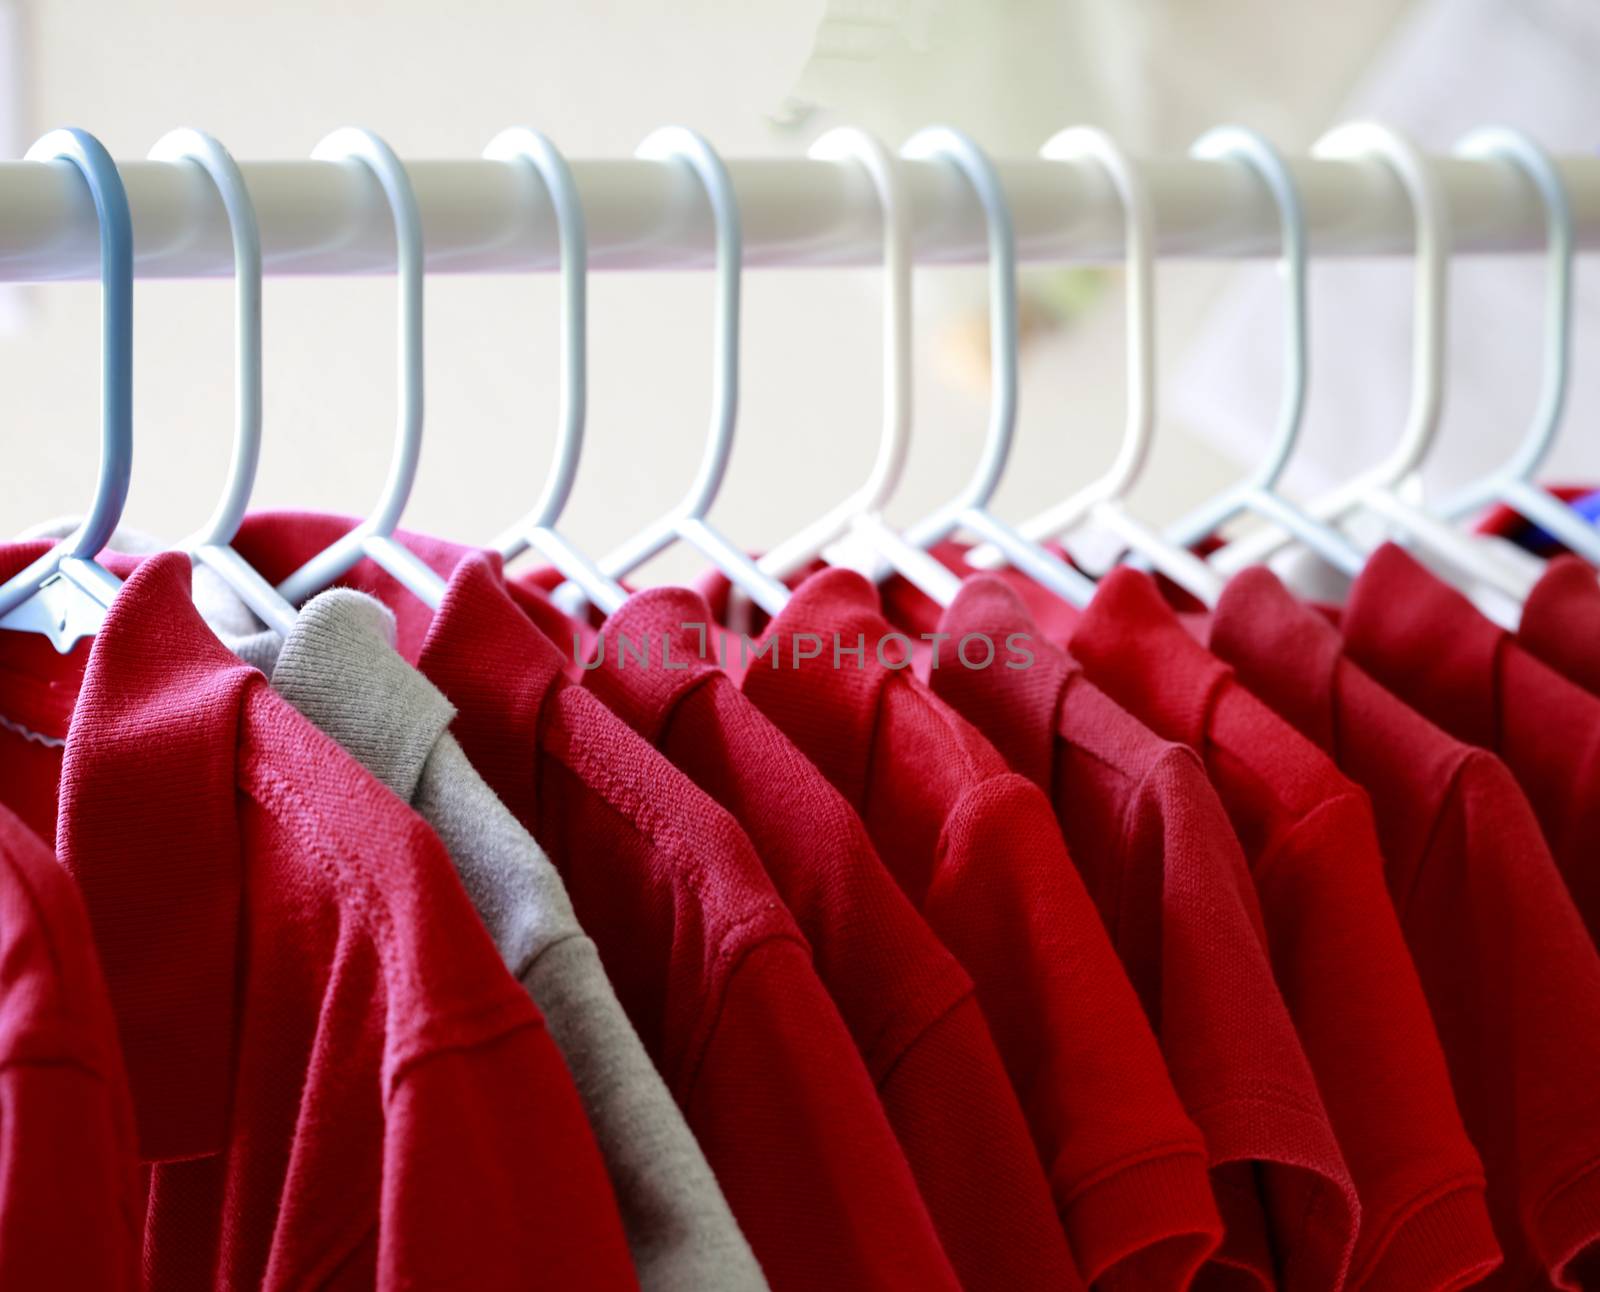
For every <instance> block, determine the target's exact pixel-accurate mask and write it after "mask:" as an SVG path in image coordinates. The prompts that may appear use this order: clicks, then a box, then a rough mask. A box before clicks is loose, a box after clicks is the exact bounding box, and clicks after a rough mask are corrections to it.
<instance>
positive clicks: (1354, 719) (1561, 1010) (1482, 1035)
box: [1211, 569, 1600, 1287]
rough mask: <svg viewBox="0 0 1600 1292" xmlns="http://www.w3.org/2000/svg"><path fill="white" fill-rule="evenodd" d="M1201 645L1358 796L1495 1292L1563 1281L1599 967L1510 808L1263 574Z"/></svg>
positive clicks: (1595, 1182) (1590, 1175)
mask: <svg viewBox="0 0 1600 1292" xmlns="http://www.w3.org/2000/svg"><path fill="white" fill-rule="evenodd" d="M1211 648H1212V650H1214V651H1216V652H1217V653H1218V654H1219V655H1220V656H1221V657H1222V658H1224V659H1226V660H1228V661H1229V662H1230V663H1231V664H1232V665H1233V666H1234V667H1235V668H1236V669H1237V670H1238V675H1239V678H1240V680H1241V681H1243V682H1244V683H1245V685H1247V686H1248V687H1250V689H1251V690H1252V691H1253V692H1254V693H1255V694H1256V695H1258V696H1260V697H1261V698H1262V699H1263V700H1265V701H1266V702H1267V703H1269V704H1271V705H1272V707H1273V708H1274V709H1275V710H1277V712H1279V713H1280V714H1282V715H1283V716H1284V717H1285V718H1287V719H1288V720H1289V721H1291V722H1292V723H1294V725H1295V726H1296V727H1297V728H1298V729H1299V730H1300V731H1302V732H1304V733H1305V735H1306V736H1308V737H1309V738H1310V739H1312V740H1314V741H1315V742H1316V743H1317V744H1318V745H1319V746H1321V747H1322V748H1323V749H1325V750H1327V751H1328V752H1329V753H1330V754H1331V755H1333V756H1334V757H1335V758H1337V760H1338V763H1339V766H1340V769H1341V770H1342V771H1343V772H1344V773H1345V774H1346V775H1348V776H1349V777H1350V778H1351V779H1352V780H1354V781H1356V782H1357V783H1358V784H1360V785H1362V786H1364V787H1365V788H1366V789H1367V791H1368V793H1369V794H1370V795H1371V797H1372V805H1373V812H1374V816H1375V818H1376V820H1377V826H1378V835H1379V839H1380V842H1381V844H1382V847H1383V856H1384V866H1385V872H1386V877H1387V881H1388V887H1389V893H1390V897H1391V899H1392V901H1393V902H1394V906H1395V910H1396V912H1397V914H1398V915H1399V917H1400V925H1401V928H1402V929H1403V930H1404V931H1405V936H1406V944H1407V945H1408V946H1409V947H1410V949H1411V955H1412V959H1413V961H1414V962H1415V963H1416V966H1417V971H1418V974H1419V976H1420V977H1421V980H1422V985H1423V990H1424V991H1425V992H1426V993H1427V996H1428V1004H1429V1007H1430V1009H1431V1011H1432V1014H1433V1019H1434V1022H1435V1024H1436V1026H1437V1027H1438V1031H1439V1039H1440V1041H1441V1042H1442V1043H1443V1045H1444V1050H1445V1056H1446V1059H1447V1061H1448V1062H1449V1065H1450V1077H1451V1082H1452V1084H1453V1086H1454V1089H1455V1092H1456V1099H1457V1102H1458V1104H1459V1106H1460V1109H1461V1113H1462V1117H1463V1119H1464V1121H1465V1123H1466V1127H1467V1130H1468V1133H1469V1134H1470V1135H1471V1136H1472V1141H1473V1143H1474V1144H1475V1145H1476V1146H1477V1149H1478V1152H1479V1153H1480V1154H1481V1155H1482V1158H1483V1162H1484V1166H1485V1168H1486V1171H1487V1174H1488V1181H1489V1203H1490V1207H1491V1212H1492V1215H1493V1217H1494V1222H1495V1233H1496V1236H1497V1238H1498V1239H1499V1244H1500V1248H1501V1250H1502V1251H1503V1252H1504V1253H1505V1265H1504V1269H1503V1271H1502V1274H1501V1276H1500V1281H1501V1282H1502V1283H1504V1284H1505V1285H1506V1286H1511V1287H1528V1286H1530V1285H1532V1284H1534V1283H1535V1282H1538V1281H1541V1280H1542V1277H1543V1276H1544V1275H1546V1274H1548V1276H1549V1277H1550V1278H1551V1279H1552V1280H1554V1281H1555V1282H1556V1283H1557V1284H1558V1285H1559V1286H1568V1287H1577V1286H1579V1283H1578V1282H1576V1281H1574V1275H1575V1274H1576V1263H1577V1261H1578V1259H1579V1255H1578V1254H1579V1253H1580V1252H1582V1251H1583V1250H1584V1249H1585V1248H1586V1247H1590V1246H1591V1245H1593V1244H1596V1243H1597V1242H1600V1083H1596V1081H1595V1080H1594V1074H1595V1073H1596V1072H1600V957H1597V956H1596V954H1595V950H1594V948H1593V946H1592V945H1591V944H1590V942H1589V939H1588V937H1587V936H1586V934H1585V932H1584V929H1583V924H1582V922H1581V921H1580V920H1579V918H1578V915H1577V912H1576V911H1575V910H1574V909H1573V907H1572V902H1571V900H1570V898H1569V897H1568V896H1567V892H1566V889H1565V887H1564V886H1563V885H1562V882H1561V877H1560V875H1559V874H1558V873H1557V871H1556V868H1555V864H1554V862H1553V861H1552V860H1551V858H1550V853H1549V850H1548V849H1547V848H1546V847H1545V845H1544V841H1543V839H1542V838H1541V837H1540V834H1539V827H1538V824H1537V823H1536V822H1535V821H1534V819H1533V813H1532V811H1531V810H1530V809H1529V807H1528V803H1527V800H1526V799H1525V798H1524V797H1523V795H1522V792H1521V791H1520V790H1519V789H1518V788H1517V786H1516V783H1515V782H1514V781H1513V780H1512V778H1511V775H1510V773H1509V772H1508V771H1507V770H1506V768H1505V765H1504V764H1503V763H1501V762H1500V760H1499V759H1498V758H1496V757H1494V756H1493V755H1492V754H1489V753H1487V752H1485V751H1483V750H1481V749H1475V748H1473V747H1471V746H1469V745H1466V744H1463V743H1461V742H1460V741H1457V740H1455V739H1453V738H1451V737H1450V736H1448V735H1447V734H1446V733H1445V732H1444V731H1442V730H1440V729H1439V728H1438V727H1436V726H1434V725H1433V724H1432V723H1431V722H1429V721H1428V720H1427V719H1426V718H1424V717H1423V716H1422V715H1420V714H1419V713H1417V712H1416V711H1415V710H1413V709H1411V708H1409V707H1408V706H1407V705H1405V704H1404V703H1402V702H1401V701H1400V700H1399V699H1397V698H1396V697H1395V696H1394V695H1393V694H1391V693H1390V692H1388V691H1386V690H1384V689H1383V688H1382V687H1381V686H1379V685H1378V683H1376V682H1375V681H1373V679H1372V678H1371V677H1370V676H1369V675H1368V674H1367V673H1366V672H1364V671H1363V670H1362V669H1360V668H1359V667H1357V666H1356V665H1355V664H1353V663H1351V662H1350V660H1349V659H1348V657H1347V656H1346V654H1345V652H1344V650H1343V648H1342V645H1341V643H1340V640H1339V633H1338V630H1337V629H1335V628H1334V627H1333V626H1332V625H1331V624H1330V623H1329V622H1328V621H1327V620H1326V619H1325V618H1324V617H1323V616H1322V615H1319V614H1318V613H1317V612H1316V611H1315V610H1312V609H1311V608H1309V607H1307V606H1304V605H1302V604H1300V603H1299V602H1297V601H1295V600H1294V598H1293V597H1291V596H1290V595H1289V594H1288V592H1287V591H1286V590H1285V589H1284V588H1283V586H1282V585H1281V584H1279V583H1278V581H1277V580H1276V579H1274V578H1273V576H1272V575H1271V574H1270V573H1268V572H1267V571H1266V570H1264V569H1254V570H1247V571H1245V572H1244V573H1242V574H1240V575H1238V576H1237V577H1236V578H1235V579H1233V580H1232V581H1231V582H1230V583H1229V584H1228V586H1227V588H1226V589H1224V591H1223V594H1222V599H1221V601H1220V603H1219V604H1218V606H1217V611H1216V618H1215V621H1214V626H1213V630H1212V634H1211Z"/></svg>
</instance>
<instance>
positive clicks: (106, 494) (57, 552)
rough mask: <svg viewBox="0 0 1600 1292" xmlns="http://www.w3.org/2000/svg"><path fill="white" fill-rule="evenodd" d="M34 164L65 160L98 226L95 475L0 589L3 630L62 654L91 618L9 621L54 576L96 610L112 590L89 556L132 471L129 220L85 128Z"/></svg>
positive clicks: (115, 177)
mask: <svg viewBox="0 0 1600 1292" xmlns="http://www.w3.org/2000/svg"><path fill="white" fill-rule="evenodd" d="M25 160H27V161H34V162H50V161H67V162H71V163H72V165H73V166H74V167H76V168H77V170H78V173H79V174H80V175H81V176H82V177H83V180H84V182H85V183H86V184H87V185H88V188H89V195H90V197H91V198H92V199H93V200H94V210H95V218H96V220H97V221H98V222H99V226H100V470H99V474H98V476H97V478H96V481H95V494H94V500H93V502H92V503H90V505H89V512H88V515H87V516H85V517H84V520H83V523H82V524H81V525H79V526H78V528H77V529H76V530H75V531H74V532H73V533H72V534H70V535H69V536H68V537H66V538H65V539H63V540H62V541H61V542H60V543H58V544H56V546H55V547H53V548H51V549H50V551H49V552H47V553H45V554H44V555H43V556H41V557H40V558H39V559H38V560H36V561H33V562H31V563H30V564H29V565H28V566H27V567H26V568H25V569H23V570H20V571H18V572H17V573H16V574H15V575H13V576H12V577H11V578H10V579H8V580H6V582H5V583H4V585H0V615H3V616H5V622H6V625H7V626H10V625H11V624H13V623H15V624H16V626H18V627H40V628H41V629H42V630H43V631H46V632H48V633H49V634H50V636H51V639H52V641H53V642H54V643H55V645H56V648H57V649H58V650H62V651H65V650H68V649H70V648H71V646H72V643H73V642H74V641H76V640H77V639H78V637H79V636H81V635H82V634H83V633H84V632H92V631H94V629H95V628H96V627H97V626H98V617H99V616H98V613H95V614H91V615H90V616H89V617H87V618H85V619H80V618H78V617H76V616H73V615H72V614H70V613H67V612H62V613H57V612H56V611H54V610H52V611H51V612H50V615H49V618H50V619H51V622H50V623H49V624H43V623H42V621H38V620H33V619H30V618H29V613H28V611H22V612H20V613H21V617H20V618H18V617H17V616H15V615H13V612H14V611H16V610H17V608H18V607H19V606H22V605H23V604H24V603H25V602H29V601H30V600H32V599H33V598H34V596H35V594H36V593H38V592H40V590H41V589H42V588H43V587H44V585H45V584H47V583H49V582H50V581H51V580H52V579H54V578H55V576H56V575H57V574H58V573H60V574H64V575H66V577H67V579H68V581H69V582H71V583H72V584H74V585H75V586H76V587H77V588H78V589H80V590H81V591H82V592H84V593H86V594H88V596H89V597H90V599H91V600H92V601H93V602H94V603H95V604H97V605H98V606H99V607H101V608H102V609H103V608H104V607H106V606H109V605H110V603H111V599H112V598H113V597H115V595H116V590H117V588H118V587H119V586H120V584H119V581H118V580H117V578H116V577H115V576H114V575H112V574H111V573H110V572H109V571H107V570H105V569H103V568H102V567H101V566H99V565H98V564H97V563H96V562H95V560H94V558H95V557H96V556H97V555H99V553H100V552H101V551H103V550H104V549H105V546H106V544H107V543H108V542H110V540H111V535H112V534H113V533H114V532H115V531H116V528H117V523H118V522H119V521H120V520H121V519H122V508H123V505H124V504H125V503H126V502H127V500H128V480H129V477H130V476H131V475H132V471H133V217H132V215H131V214H130V213H129V211H128V194H127V191H126V190H125V189H124V188H123V186H122V176H121V175H120V174H118V172H117V164H116V162H114V161H112V159H111V154H110V153H108V152H107V151H106V150H105V146H104V145H103V144H101V143H100V141H99V140H98V139H96V138H95V137H94V136H93V135H91V134H90V133H89V132H88V131H87V130H79V129H76V128H71V129H64V130H52V131H50V132H48V133H47V134H44V135H42V136H40V138H39V139H38V140H36V141H35V142H34V144H33V146H32V147H31V148H29V149H28V151H27V153H26V154H25Z"/></svg>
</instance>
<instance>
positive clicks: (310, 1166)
mask: <svg viewBox="0 0 1600 1292" xmlns="http://www.w3.org/2000/svg"><path fill="white" fill-rule="evenodd" d="M46 546H47V545H46V544H42V543H41V544H27V545H13V546H10V547H7V548H4V549H0V568H3V570H4V572H5V573H6V574H10V573H12V572H14V571H15V570H18V569H20V568H22V567H23V566H24V565H25V564H26V563H27V562H28V561H29V560H30V559H32V558H34V557H36V556H38V555H39V554H40V553H41V552H42V551H44V550H45V549H46ZM124 568H126V566H125V567H124ZM119 572H120V571H119ZM3 636H4V640H3V641H0V652H3V656H0V661H3V664H4V667H3V668H0V711H3V712H5V713H6V714H7V716H8V718H9V719H10V720H11V721H13V722H15V723H18V724H20V725H22V726H25V727H26V728H27V729H29V730H31V731H33V732H35V733H39V734H41V735H43V736H46V737H56V738H60V737H64V740H62V741H61V743H60V745H49V744H41V743H38V742H35V741H27V740H22V739H21V738H17V739H16V747H13V748H11V749H10V751H9V752H10V759H9V762H10V764H11V766H12V770H13V772H14V775H13V776H11V777H10V778H9V780H8V793H10V794H13V795H14V796H15V799H14V801H13V806H14V807H17V808H18V810H19V814H20V815H22V816H23V817H24V818H25V819H29V820H30V823H31V824H32V825H33V827H34V829H35V832H40V831H44V832H47V833H48V832H53V833H54V836H55V839H56V851H57V853H58V855H59V856H60V858H61V863H62V864H63V865H64V866H65V867H66V869H67V870H68V871H69V872H70V873H71V874H72V876H73V877H74V878H75V879H76V880H77V882H78V885H79V888H80V890H81V892H82V893H83V896H84V900H85V904H86V907H87V909H88V913H89V921H90V925H91V927H92V929H93V932H94V938H95V944H96V947H97V949H98V951H99V954H100V959H101V963H102V966H103V968H104V970H105V974H106V981H107V986H108V988H109V992H110V997H111V1002H112V1006H113V1009H114V1010H115V1012H116V1017H117V1024H118V1032H119V1036H120V1039H121V1044H122V1050H123V1055H124V1058H125V1060H126V1063H127V1068H128V1074H129V1080H130V1087H131V1090H132V1095H133V1101H134V1114H135V1119H136V1124H137V1128H138V1140H139V1150H140V1154H141V1156H142V1158H143V1159H144V1161H145V1162H146V1163H147V1164H148V1172H147V1180H148V1194H147V1197H148V1202H147V1207H146V1214H145V1225H144V1236H143V1257H142V1260H143V1274H144V1279H145V1281H146V1283H147V1284H148V1285H152V1286H158V1287H194V1286H207V1285H212V1284H217V1285H223V1286H233V1287H245V1286H249V1287H269V1288H302V1287H306V1286H308V1285H316V1286H333V1287H362V1286H366V1287H370V1286H374V1285H376V1286H379V1287H384V1288H392V1287H400V1286H441V1285H446V1284H453V1285H461V1284H466V1285H470V1286H473V1287H480V1288H507V1289H510V1288H516V1287H522V1286H525V1285H526V1283H527V1281H528V1280H529V1278H530V1277H533V1278H535V1279H538V1280H542V1281H548V1282H550V1283H553V1284H557V1285H568V1286H570V1285H575V1284H580V1283H581V1284H583V1285H584V1286H604V1287H614V1288H631V1287H637V1282H636V1280H635V1278H634V1275H633V1269H632V1265H631V1262H630V1261H629V1258H628V1251H627V1245H626V1242H625V1240H624V1238H623V1233H622V1227H621V1223H620V1221H619V1220H618V1217H617V1211H616V1204H615V1200H614V1198H613V1196H612V1192H611V1186H610V1182H609V1181H608V1179H607V1178H606V1175H605V1170H604V1167H603V1165H602V1163H601V1161H600V1155H599V1152H598V1150H597V1148H596V1147H595V1143H594V1139H593V1136H592V1135H591V1133H590V1131H589V1127H588V1123H587V1121H586V1120H585V1118H584V1115H583V1109H582V1106H581V1104H580V1103H579V1100H578V1096H577V1092H576V1090H575V1089H574V1088H573V1085H572V1079H571V1077H570V1076H569V1075H568V1073H567V1070H566V1066H565V1064H564V1063H563V1062H562V1059H561V1055H560V1052H559V1051H558V1050H557V1049H556V1046H555V1043H554V1042H553V1041H552V1040H551V1038H550V1036H549V1034H548V1033H547V1032H546V1030H545V1027H544V1023H543V1020H542V1018H541V1017H540V1015H539V1012H538V1010H537V1009H536V1008H535V1007H534V1005H533V1003H532V1002H531V1001H530V1000H529V999H528V996H527V993H526V992H525V991H523V989H522V988H521V987H520V986H519V985H518V984H517V983H516V982H515V981H514V980H513V979H512V978H511V976H510V975H509V974H508V973H507V972H506V971H505V967H504V965H503V964H502V963H501V961H500V957H499V955H498V954H497V953H496V951H495V949H494V946H493V944H492V943H491V942H490V941H489V938H488V936H487V935H486V934H485V933H484V931H483V926H482V924H481V922H480V921H479V919H478V917H477V915H476V913H475V912H474V911H473V910H472V907H471V904H470V902H469V901H468V900H467V896H466V894H465V893H464V892H463V891H462V888H461V884H460V881H459V880H458V879H457V878H456V875H455V873H454V870H453V868H452V867H451V864H450V860H449V858H448V857H447V856H446V855H445V852H444V849H443V848H442V846H441V845H440V844H439V842H438V840H437V838H435V836H434V835H433V832H432V831H431V830H430V829H429V828H428V826H427V825H426V823H424V822H423V821H422V819H421V818H420V817H418V816H417V815H416V814H415V813H414V812H413V811H412V810H411V809H410V808H408V807H407V806H406V805H405V804H404V803H402V802H401V801H400V800H399V799H398V798H396V797H395V796H394V795H393V794H392V793H391V792H390V791H389V790H388V789H386V788H385V787H384V786H382V785H380V784H379V783H378V782H377V781H376V780H375V779H373V777H372V776H371V775H370V774H369V773H367V772H366V771H365V770H364V769H363V768H361V767H360V766H359V765H358V764H357V763H356V762H355V761H354V760H353V759H351V758H350V757H349V755H347V754H346V753H345V752H344V751H343V750H342V749H340V748H339V747H338V746H337V745H336V744H335V743H334V742H333V741H332V740H330V739H329V738H328V737H326V736H325V735H323V734H322V733H321V732H319V731H317V730H316V728H315V727H313V726H312V724H310V723H309V722H307V721H306V720H305V719H304V718H303V717H302V716H301V715H300V714H298V713H296V712H295V711H294V709H293V708H291V707H290V706H289V705H288V704H287V703H286V702H284V701H283V700H282V699H281V698H280V697H279V696H277V695H276V694H275V693H274V692H273V691H272V689H271V688H270V687H269V686H268V685H267V682H266V679H265V678H264V677H262V675H261V674H260V673H259V672H258V671H256V670H255V669H253V668H250V667H248V666H247V665H245V664H243V663H241V662H240V661H239V660H237V659H236V658H235V657H234V656H233V655H231V654H230V653H229V652H228V651H227V650H226V649H225V648H224V647H223V646H222V645H221V643H220V642H218V641H217V639H216V638H215V636H213V635H212V634H211V633H210V632H209V630H208V629H207V628H206V627H205V625H204V623H203V622H202V620H201V619H200V617H199V614H198V613H197V611H196V610H195V607H194V605H193V602H192V600H191V598H190V572H189V561H188V558H187V557H184V556H179V555H170V554H169V555H163V556H156V557H152V558H150V559H149V560H147V561H145V562H144V563H142V564H140V565H138V567H137V568H136V569H131V570H130V571H129V572H128V579H127V582H126V584H125V585H124V586H123V588H122V590H121V592H120V594H119V595H118V597H117V599H116V601H115V603H114V604H113V605H112V607H111V609H110V611H109V613H108V615H107V617H106V621H105V624H104V627H103V628H102V630H101V631H100V633H99V634H98V636H97V637H96V638H95V639H94V641H93V644H92V648H88V649H85V648H82V647H80V649H79V650H77V651H75V652H73V653H72V654H70V655H67V656H58V655H56V654H55V652H54V650H53V648H52V647H51V646H50V644H49V643H48V642H46V641H45V640H44V639H43V638H40V637H35V636H31V635H23V634H16V635H12V634H4V635H3ZM69 721H70V728H69V727H68V723H69ZM13 735H14V733H13V732H12V731H11V729H9V728H8V729H7V732H6V735H5V739H6V740H7V741H11V740H12V739H13ZM552 1160H559V1161H561V1162H562V1163H563V1169H562V1171H561V1172H560V1174H559V1175H556V1174H553V1173H552V1174H541V1173H539V1172H530V1171H529V1170H528V1163H529V1162H531V1161H552Z"/></svg>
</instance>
